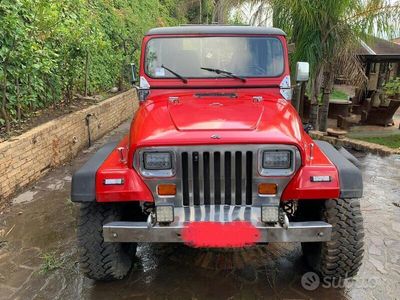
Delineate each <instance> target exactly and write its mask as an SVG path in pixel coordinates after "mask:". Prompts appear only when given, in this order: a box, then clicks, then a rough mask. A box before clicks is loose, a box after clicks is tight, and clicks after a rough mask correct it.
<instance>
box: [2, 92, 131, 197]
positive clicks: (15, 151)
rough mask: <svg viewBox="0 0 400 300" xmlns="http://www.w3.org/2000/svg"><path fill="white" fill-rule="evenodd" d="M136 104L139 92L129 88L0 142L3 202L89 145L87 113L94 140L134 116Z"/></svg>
mask: <svg viewBox="0 0 400 300" xmlns="http://www.w3.org/2000/svg"><path fill="white" fill-rule="evenodd" d="M136 106H137V101H136V92H135V91H134V90H129V91H127V92H125V93H122V94H119V95H117V96H114V97H112V98H110V99H107V100H105V101H102V102H99V103H98V104H95V105H93V106H90V107H88V108H86V109H84V110H80V111H77V112H74V113H71V114H69V115H66V116H63V117H60V118H57V119H55V120H52V121H50V122H48V123H45V124H43V125H40V126H38V127H35V128H33V129H31V130H29V131H28V132H26V133H24V134H22V135H20V136H18V137H16V138H12V139H10V140H9V141H5V142H3V143H0V203H1V202H2V201H4V200H5V199H7V198H8V197H9V196H11V195H12V194H13V193H15V192H16V191H18V190H19V189H21V188H23V187H24V186H26V185H28V184H29V183H31V182H33V181H35V180H37V179H38V178H40V177H41V176H43V175H44V174H45V173H46V172H47V171H49V170H50V169H51V168H52V167H55V166H58V165H60V164H61V163H63V162H65V161H68V160H70V159H71V158H73V157H74V156H75V155H76V154H77V153H78V152H79V151H80V150H81V149H83V148H84V147H87V146H88V127H87V126H86V121H85V117H86V116H87V115H88V114H93V116H92V117H90V131H91V136H92V140H95V139H98V138H100V137H101V136H103V135H104V134H105V133H107V132H109V131H110V130H111V129H113V128H115V127H117V126H118V125H119V124H121V123H122V122H123V121H125V120H127V119H128V118H131V117H132V116H133V113H134V110H135V109H136Z"/></svg>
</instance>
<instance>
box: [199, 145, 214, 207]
mask: <svg viewBox="0 0 400 300" xmlns="http://www.w3.org/2000/svg"><path fill="white" fill-rule="evenodd" d="M203 161H204V167H203V170H204V176H203V179H204V203H210V152H204V156H203ZM212 172H214V170H212ZM200 176H201V174H200Z"/></svg>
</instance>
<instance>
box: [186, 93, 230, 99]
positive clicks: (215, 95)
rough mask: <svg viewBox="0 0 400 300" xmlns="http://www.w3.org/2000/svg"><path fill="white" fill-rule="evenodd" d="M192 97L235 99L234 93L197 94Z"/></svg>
mask: <svg viewBox="0 0 400 300" xmlns="http://www.w3.org/2000/svg"><path fill="white" fill-rule="evenodd" d="M194 95H195V97H197V98H204V97H225V98H237V94H235V93H197V94H194Z"/></svg>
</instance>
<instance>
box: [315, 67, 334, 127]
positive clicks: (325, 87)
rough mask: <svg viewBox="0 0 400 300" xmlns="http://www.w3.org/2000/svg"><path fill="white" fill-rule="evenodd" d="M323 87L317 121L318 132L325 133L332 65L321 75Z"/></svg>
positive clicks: (331, 81)
mask: <svg viewBox="0 0 400 300" xmlns="http://www.w3.org/2000/svg"><path fill="white" fill-rule="evenodd" d="M323 77H324V78H323V86H322V105H321V108H320V112H319V115H320V120H319V130H320V131H323V132H326V130H327V128H328V113H329V100H330V95H331V93H332V88H333V81H334V72H333V68H332V65H329V66H327V67H326V68H325V70H324V74H323Z"/></svg>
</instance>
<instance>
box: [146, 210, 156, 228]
mask: <svg viewBox="0 0 400 300" xmlns="http://www.w3.org/2000/svg"><path fill="white" fill-rule="evenodd" d="M154 225H156V216H155V215H154V213H150V214H149V216H148V217H147V228H149V229H150V228H151V227H153V226H154Z"/></svg>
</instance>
